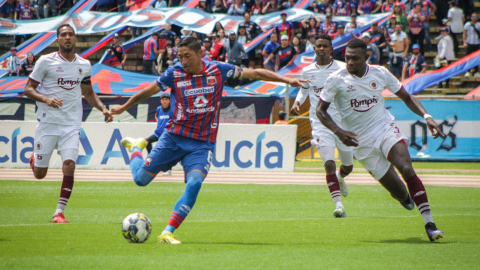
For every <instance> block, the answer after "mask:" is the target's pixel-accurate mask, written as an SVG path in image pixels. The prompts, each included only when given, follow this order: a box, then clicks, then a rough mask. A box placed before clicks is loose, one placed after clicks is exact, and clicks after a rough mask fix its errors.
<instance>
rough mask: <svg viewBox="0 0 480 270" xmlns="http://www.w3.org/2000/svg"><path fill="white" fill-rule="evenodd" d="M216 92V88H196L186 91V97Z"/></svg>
mask: <svg viewBox="0 0 480 270" xmlns="http://www.w3.org/2000/svg"><path fill="white" fill-rule="evenodd" d="M213 92H215V87H213V86H212V87H203V88H195V89H190V90H185V95H186V96H193V95H202V94H208V93H213Z"/></svg>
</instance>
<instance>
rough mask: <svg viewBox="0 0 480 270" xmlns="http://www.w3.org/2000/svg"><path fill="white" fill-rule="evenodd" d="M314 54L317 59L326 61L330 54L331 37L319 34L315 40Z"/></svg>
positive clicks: (331, 49)
mask: <svg viewBox="0 0 480 270" xmlns="http://www.w3.org/2000/svg"><path fill="white" fill-rule="evenodd" d="M314 50H315V54H316V55H317V58H318V59H322V60H323V61H327V60H328V59H329V58H330V55H331V54H332V51H333V47H332V37H330V36H329V35H326V34H320V35H318V36H317V37H316V39H315V49H314Z"/></svg>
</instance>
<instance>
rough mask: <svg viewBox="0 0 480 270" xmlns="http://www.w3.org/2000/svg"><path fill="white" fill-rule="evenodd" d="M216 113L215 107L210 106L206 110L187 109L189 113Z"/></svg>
mask: <svg viewBox="0 0 480 270" xmlns="http://www.w3.org/2000/svg"><path fill="white" fill-rule="evenodd" d="M213 111H215V107H213V106H210V107H206V108H198V109H187V112H188V113H206V112H213Z"/></svg>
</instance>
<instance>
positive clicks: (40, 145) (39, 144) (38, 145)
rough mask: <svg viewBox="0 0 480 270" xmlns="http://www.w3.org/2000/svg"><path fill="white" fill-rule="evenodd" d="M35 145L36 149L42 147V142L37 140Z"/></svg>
mask: <svg viewBox="0 0 480 270" xmlns="http://www.w3.org/2000/svg"><path fill="white" fill-rule="evenodd" d="M35 147H36V148H37V150H40V149H42V143H39V142H38V143H37V144H36V145H35Z"/></svg>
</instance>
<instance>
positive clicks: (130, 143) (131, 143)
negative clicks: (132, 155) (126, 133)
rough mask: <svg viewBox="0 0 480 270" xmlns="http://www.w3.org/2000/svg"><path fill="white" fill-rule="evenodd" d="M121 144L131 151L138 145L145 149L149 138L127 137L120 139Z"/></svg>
mask: <svg viewBox="0 0 480 270" xmlns="http://www.w3.org/2000/svg"><path fill="white" fill-rule="evenodd" d="M120 144H121V145H122V146H123V147H125V148H127V150H128V151H129V152H132V148H133V147H138V148H140V149H142V150H143V148H145V147H146V146H147V140H145V138H138V139H135V138H132V137H125V138H123V139H122V140H121V141H120Z"/></svg>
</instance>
